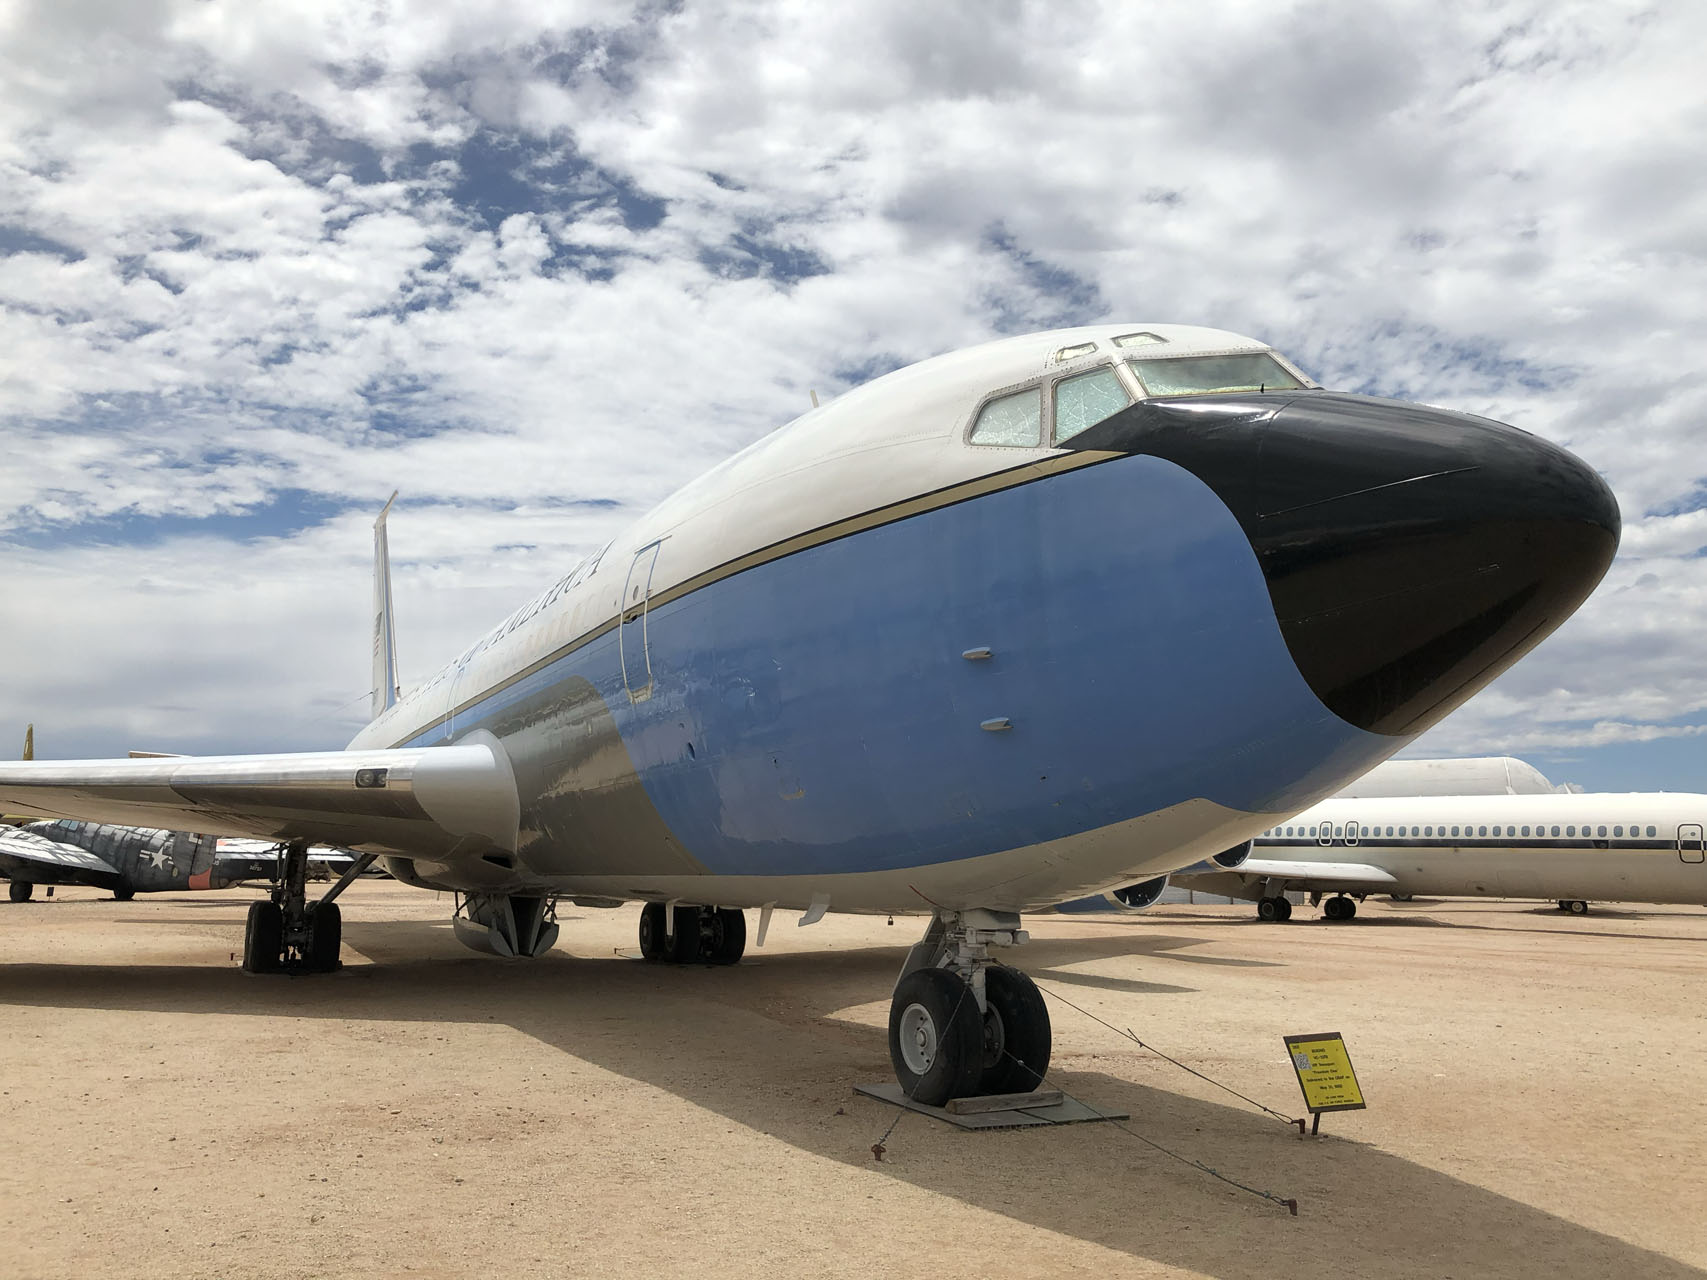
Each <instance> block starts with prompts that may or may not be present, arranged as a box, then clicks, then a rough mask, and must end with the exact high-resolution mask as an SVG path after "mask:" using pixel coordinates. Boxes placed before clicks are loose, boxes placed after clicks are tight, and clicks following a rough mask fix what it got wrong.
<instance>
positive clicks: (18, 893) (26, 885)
mask: <svg viewBox="0 0 1707 1280" xmlns="http://www.w3.org/2000/svg"><path fill="white" fill-rule="evenodd" d="M35 891H36V886H35V884H34V882H33V881H29V880H13V881H12V882H11V883H9V884H8V885H7V886H6V896H7V897H8V898H10V899H11V900H12V901H13V902H28V901H29V900H30V898H31V896H32V895H33V894H34V893H35Z"/></svg>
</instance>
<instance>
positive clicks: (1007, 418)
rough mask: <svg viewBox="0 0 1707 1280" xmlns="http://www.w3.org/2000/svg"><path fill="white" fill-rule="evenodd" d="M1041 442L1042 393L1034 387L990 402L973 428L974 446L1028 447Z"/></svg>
mask: <svg viewBox="0 0 1707 1280" xmlns="http://www.w3.org/2000/svg"><path fill="white" fill-rule="evenodd" d="M1042 439H1043V392H1042V390H1041V389H1040V388H1037V387H1033V388H1032V389H1031V390H1029V391H1021V392H1018V393H1016V394H1014V395H1011V396H1003V397H1002V398H1001V399H1000V400H992V401H990V403H989V404H987V405H985V406H984V410H983V412H982V413H980V414H979V415H978V424H977V425H976V426H975V427H973V428H972V443H973V444H1007V445H1020V446H1022V447H1023V446H1025V445H1031V446H1033V447H1035V446H1036V445H1038V444H1039V443H1041V442H1042Z"/></svg>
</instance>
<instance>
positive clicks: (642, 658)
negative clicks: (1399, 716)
mask: <svg viewBox="0 0 1707 1280" xmlns="http://www.w3.org/2000/svg"><path fill="white" fill-rule="evenodd" d="M647 554H648V553H647V552H642V553H641V555H642V557H645V556H647ZM647 564H649V561H645V560H643V561H642V562H641V564H640V571H639V572H637V575H636V581H637V582H639V583H641V584H642V585H644V582H645V577H644V569H645V568H646V565H647ZM980 649H988V650H989V655H990V656H989V657H987V658H981V657H968V656H965V655H966V654H967V653H968V652H969V651H977V650H980ZM625 667H626V670H625ZM648 686H649V690H648ZM634 694H644V696H643V697H641V698H640V699H639V700H635V698H634V696H633V695H634ZM1000 722H1005V723H1006V725H1008V726H1010V727H1006V728H993V727H992V728H986V727H984V726H985V725H987V724H996V723H1000ZM480 728H484V729H488V730H490V731H491V732H493V733H494V734H496V735H497V736H498V737H499V739H500V740H501V741H502V742H503V743H504V744H505V747H506V748H507V750H508V751H509V753H510V755H511V757H512V759H513V760H514V761H515V764H516V769H517V773H518V777H520V778H521V779H522V780H523V782H524V786H523V795H524V809H523V818H522V831H523V834H522V847H521V848H520V849H519V851H518V852H519V856H520V858H521V861H522V863H523V866H524V867H525V868H527V869H529V870H531V871H534V872H536V873H540V874H543V875H547V876H551V877H559V878H574V877H579V876H613V875H622V874H625V873H628V874H632V875H634V876H635V877H641V876H643V875H646V874H651V873H662V872H683V871H692V872H694V873H696V874H710V875H713V876H762V877H778V876H783V877H793V876H806V877H812V876H826V875H839V874H858V873H872V872H886V871H896V870H900V869H905V868H917V867H927V866H931V865H933V864H940V863H948V862H955V861H959V860H964V859H971V858H978V857H981V856H984V855H990V854H997V853H1001V852H1004V851H1011V850H1017V849H1025V848H1029V847H1033V846H1037V845H1041V844H1044V843H1046V842H1051V841H1059V840H1063V839H1069V838H1071V837H1075V836H1080V835H1083V834H1084V833H1088V832H1094V831H1097V830H1099V829H1103V828H1108V827H1111V826H1113V825H1115V824H1119V823H1122V822H1128V821H1130V820H1133V819H1137V818H1141V817H1143V816H1144V815H1147V814H1153V813H1157V812H1159V811H1162V810H1167V809H1170V808H1171V807H1174V806H1178V805H1180V804H1182V803H1185V802H1188V801H1192V800H1207V801H1209V802H1212V803H1213V804H1214V805H1216V806H1219V807H1220V808H1221V809H1224V810H1227V811H1231V812H1233V813H1236V814H1248V815H1276V814H1285V813H1291V812H1294V811H1296V810H1298V809H1300V808H1302V807H1304V806H1305V805H1307V804H1309V803H1311V802H1313V801H1314V800H1316V799H1317V798H1319V797H1320V796H1322V795H1324V794H1326V793H1328V792H1331V791H1332V790H1334V789H1336V788H1337V787H1338V786H1339V785H1341V783H1342V782H1343V781H1344V780H1345V779H1347V778H1349V777H1352V776H1355V775H1356V774H1358V773H1360V772H1361V771H1362V770H1364V769H1365V768H1367V767H1369V766H1370V765H1371V764H1373V763H1375V762H1376V761H1377V760H1379V759H1381V758H1383V757H1385V756H1387V755H1389V754H1391V753H1392V752H1393V751H1395V750H1397V749H1398V748H1399V747H1400V746H1402V745H1403V744H1404V742H1405V741H1406V739H1404V738H1401V737H1394V736H1388V735H1383V734H1375V733H1370V732H1366V731H1364V730H1361V729H1358V728H1356V727H1354V726H1352V725H1349V724H1347V723H1345V722H1344V721H1342V720H1341V719H1339V718H1338V717H1336V716H1335V715H1334V714H1333V713H1331V712H1330V711H1329V710H1327V708H1326V707H1324V706H1323V705H1322V703H1321V701H1320V700H1319V699H1318V698H1317V696H1316V694H1315V693H1314V692H1313V691H1312V690H1311V688H1310V687H1309V685H1308V684H1307V683H1306V682H1305V680H1304V678H1303V677H1302V676H1301V675H1300V674H1299V671H1298V669H1297V667H1296V666H1295V664H1294V662H1293V659H1292V656H1291V654H1290V653H1289V651H1288V648H1287V645H1286V643H1285V641H1284V639H1283V637H1282V635H1281V631H1280V627H1279V625H1278V623H1277V622H1276V619H1275V616H1274V610H1273V607H1272V605H1271V602H1270V597H1269V594H1268V591H1267V589H1266V587H1265V583H1264V579H1263V574H1262V572H1261V569H1260V567H1259V565H1258V562H1257V559H1256V556H1255V554H1254V553H1253V551H1252V547H1251V544H1250V542H1249V540H1248V539H1247V537H1246V535H1245V533H1244V532H1243V531H1242V530H1241V528H1240V526H1239V524H1238V522H1237V521H1236V520H1235V519H1234V517H1233V516H1232V514H1231V513H1230V512H1229V510H1228V509H1227V507H1226V506H1225V505H1224V504H1223V503H1222V501H1221V500H1220V499H1219V498H1218V497H1217V496H1216V494H1215V493H1214V492H1213V491H1212V490H1211V489H1210V488H1209V487H1208V486H1207V485H1205V484H1204V483H1203V482H1202V481H1200V480H1199V479H1197V478H1196V477H1195V476H1194V475H1192V474H1191V473H1189V472H1188V471H1186V470H1184V469H1182V468H1181V467H1179V466H1177V465H1175V464H1173V463H1171V462H1167V461H1163V460H1161V459H1158V458H1154V457H1146V456H1129V457H1119V458H1114V459H1111V460H1107V461H1101V462H1098V463H1096V464H1094V465H1086V466H1080V467H1078V468H1077V469H1071V470H1066V471H1062V472H1059V473H1057V474H1050V475H1047V476H1045V477H1043V478H1040V479H1029V480H1026V481H1025V482H1022V483H1015V484H1013V485H1011V486H1010V487H1006V488H1000V489H997V490H996V491H994V492H983V493H980V494H978V495H976V496H970V497H966V498H964V499H963V500H958V501H952V502H949V503H947V504H946V505H941V506H938V507H936V508H934V509H931V510H927V511H924V512H922V513H920V514H915V515H911V516H908V517H907V518H904V519H897V520H894V521H893V522H890V523H883V524H878V525H876V526H875V527H870V528H864V529H861V530H859V531H857V532H852V533H847V534H845V535H844V536H839V537H836V538H834V539H833V540H829V541H825V542H822V543H820V544H819V545H816V546H812V547H809V548H807V549H805V550H799V551H794V552H792V553H791V554H787V555H784V556H781V557H779V558H776V559H772V560H769V561H767V562H763V563H760V564H757V565H756V566H754V567H750V568H746V569H743V570H741V571H740V572H737V573H733V574H731V575H729V576H727V577H723V578H721V579H718V580H714V581H711V582H709V583H708V584H707V585H703V586H700V587H698V588H697V589H695V590H693V591H691V592H690V593H688V594H686V595H683V596H680V597H679V598H675V599H669V598H667V597H666V598H665V599H664V600H663V601H662V602H660V603H657V604H655V605H654V606H653V607H651V608H650V609H649V610H648V611H647V612H646V613H645V614H644V616H643V617H638V618H635V619H633V620H631V621H625V622H623V623H622V624H621V626H620V627H619V628H612V629H609V630H607V631H605V632H604V634H602V635H600V636H598V637H597V638H596V639H593V640H591V641H590V642H588V643H585V644H583V645H581V646H579V647H576V648H572V649H571V650H570V651H569V652H567V653H565V654H563V655H562V656H561V657H559V658H557V659H556V660H555V661H552V662H551V663H549V664H548V665H546V666H543V667H542V668H540V669H539V670H537V671H535V672H533V673H532V674H531V675H529V676H527V677H526V678H525V679H522V680H520V681H518V682H515V683H512V684H510V685H508V686H507V687H503V688H501V689H499V690H498V691H495V692H492V693H489V694H487V695H485V696H482V697H480V698H478V699H477V700H475V701H473V702H472V703H468V704H466V705H465V706H464V707H463V708H462V709H460V710H459V711H458V713H457V714H456V716H455V717H454V719H452V720H451V721H449V722H448V723H446V724H443V725H440V726H437V727H435V728H433V729H431V730H429V731H427V732H425V733H423V734H421V735H419V736H418V737H415V738H413V739H411V740H410V741H409V743H408V744H407V745H411V746H430V745H435V744H438V743H442V742H447V741H452V740H454V739H455V738H457V737H460V736H462V735H464V734H466V733H468V732H470V731H472V730H475V729H480ZM530 797H537V799H530ZM642 797H643V798H642ZM642 811H644V812H642ZM1263 825H1266V824H1265V823H1264V822H1262V821H1260V820H1259V821H1257V822H1255V823H1254V826H1256V827H1260V826H1263ZM589 831H590V832H592V833H594V834H593V837H589V835H588V832H589ZM1239 838H1243V836H1240V837H1239ZM665 845H668V846H670V847H668V848H665V847H663V846H665ZM1154 852H1155V851H1154V850H1148V851H1145V855H1144V856H1142V857H1141V856H1137V855H1136V854H1135V856H1134V860H1133V867H1132V868H1129V869H1137V868H1138V867H1139V866H1140V865H1141V864H1145V863H1146V862H1148V864H1149V865H1153V864H1154Z"/></svg>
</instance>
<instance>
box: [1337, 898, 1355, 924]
mask: <svg viewBox="0 0 1707 1280" xmlns="http://www.w3.org/2000/svg"><path fill="white" fill-rule="evenodd" d="M1344 902H1345V905H1344V906H1343V907H1341V908H1340V919H1341V920H1355V919H1356V918H1357V901H1356V899H1354V898H1346V899H1344Z"/></svg>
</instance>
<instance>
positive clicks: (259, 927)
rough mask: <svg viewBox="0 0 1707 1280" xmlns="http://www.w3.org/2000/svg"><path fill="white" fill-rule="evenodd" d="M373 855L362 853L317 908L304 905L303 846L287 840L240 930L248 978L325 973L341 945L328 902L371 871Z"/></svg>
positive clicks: (334, 910)
mask: <svg viewBox="0 0 1707 1280" xmlns="http://www.w3.org/2000/svg"><path fill="white" fill-rule="evenodd" d="M375 856H376V855H374V854H371V853H364V854H363V855H362V856H361V857H359V858H357V859H356V861H355V862H354V863H353V864H352V865H351V867H350V869H349V870H348V871H346V872H345V873H344V874H343V876H341V877H340V878H339V880H338V882H337V883H336V884H334V885H333V886H332V887H331V888H330V889H328V890H327V891H326V896H325V897H323V898H321V899H320V901H318V902H309V901H308V900H307V899H308V894H307V884H308V842H307V841H306V840H292V841H290V842H289V843H288V844H286V845H285V846H284V850H283V853H282V856H281V857H280V859H279V861H280V864H281V867H280V871H279V878H278V879H277V880H276V881H274V883H273V889H272V893H271V894H269V895H268V898H267V901H265V902H251V903H250V904H249V919H248V921H247V923H246V925H245V927H244V930H243V968H244V970H245V972H248V973H331V972H332V971H333V970H334V969H337V968H338V967H339V965H340V964H341V963H342V962H341V961H340V960H339V959H338V949H339V945H340V944H341V942H342V941H343V919H342V916H341V915H340V913H339V911H338V904H337V902H335V901H334V899H335V898H337V896H338V895H339V894H340V893H342V892H343V891H344V889H345V888H346V887H347V886H348V885H349V884H350V883H351V882H352V881H353V880H355V878H356V877H357V876H359V875H360V874H361V873H362V872H364V871H366V870H367V869H368V867H370V866H372V865H373V860H374V857H375Z"/></svg>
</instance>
